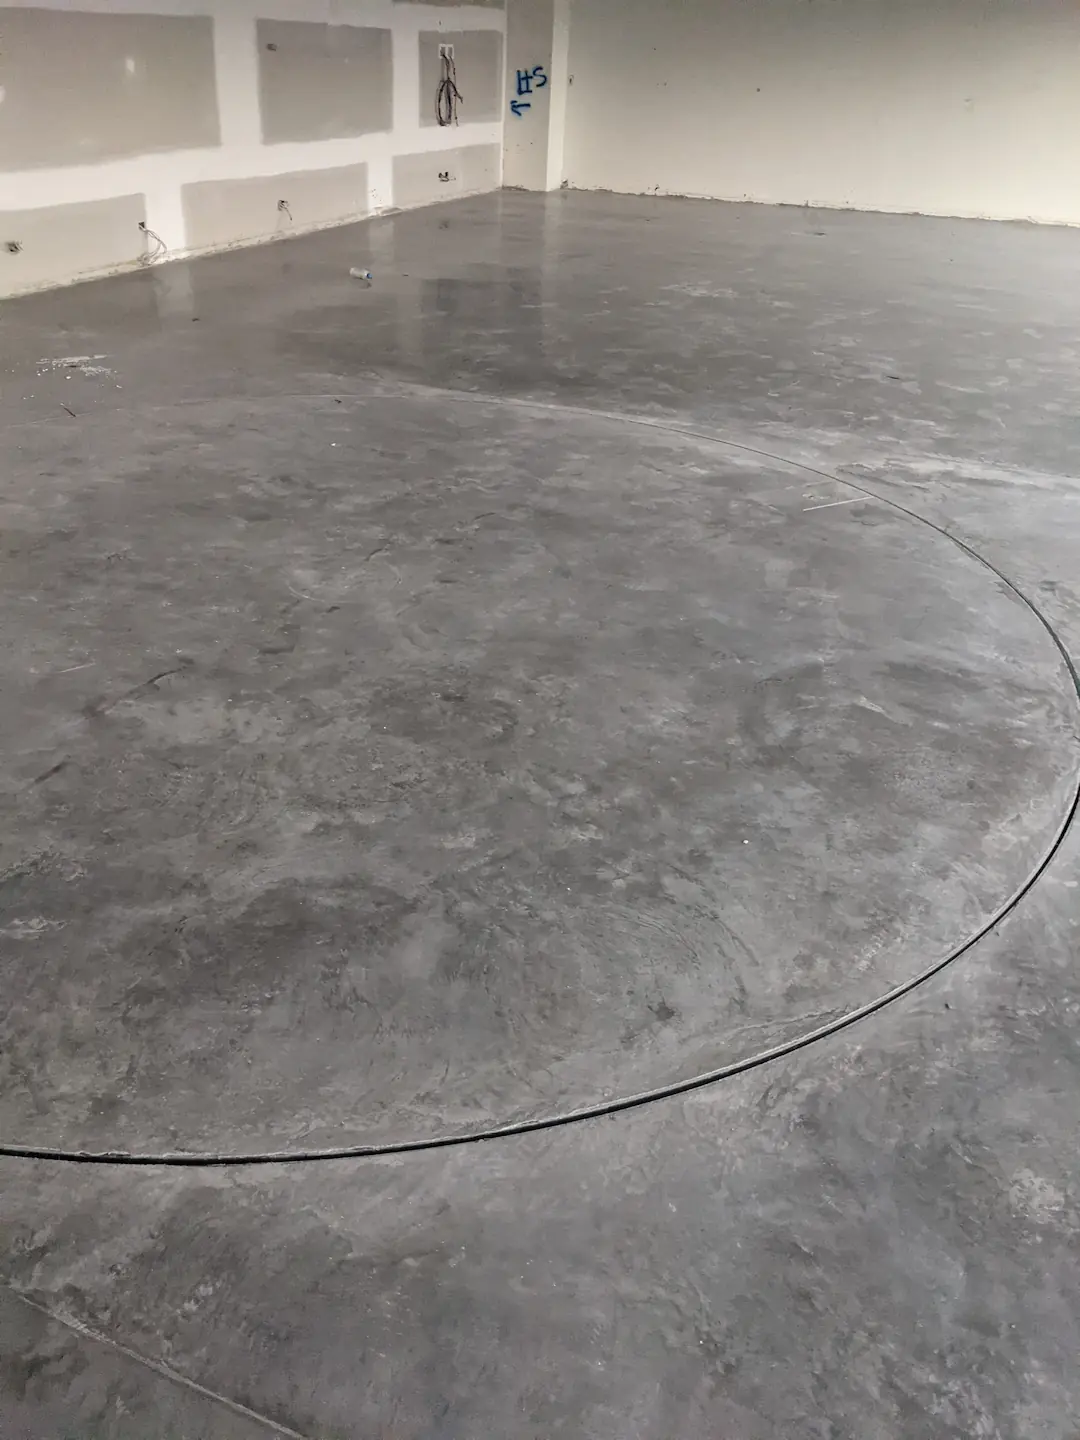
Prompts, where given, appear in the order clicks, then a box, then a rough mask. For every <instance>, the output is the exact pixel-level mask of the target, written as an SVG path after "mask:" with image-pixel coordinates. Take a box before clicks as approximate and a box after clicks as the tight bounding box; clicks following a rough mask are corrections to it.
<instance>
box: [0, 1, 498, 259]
mask: <svg viewBox="0 0 1080 1440" xmlns="http://www.w3.org/2000/svg"><path fill="white" fill-rule="evenodd" d="M3 3H4V5H5V6H8V7H15V6H24V7H32V8H35V9H50V10H80V11H92V12H96V13H121V12H122V13H125V14H139V15H211V16H212V17H213V19H214V47H215V61H216V69H217V92H218V105H219V111H220V117H221V132H222V134H221V138H222V143H221V145H220V146H215V147H213V148H208V149H198V150H175V151H170V152H168V153H165V154H150V155H136V156H132V157H130V158H126V159H122V160H115V161H110V162H107V163H104V164H98V165H67V166H63V167H61V168H58V169H30V170H16V171H7V172H4V173H0V215H2V212H4V211H22V210H32V209H38V208H45V207H49V206H55V205H64V204H72V203H77V202H79V201H86V200H101V199H108V198H111V197H113V196H122V195H132V194H140V193H141V194H144V195H145V196H146V223H147V225H148V226H149V227H150V229H151V230H153V231H154V232H155V233H156V234H158V235H160V236H161V238H162V240H163V242H164V243H165V245H166V246H167V248H168V251H169V253H170V255H171V256H172V257H174V258H175V257H177V256H181V255H184V254H185V253H188V251H187V241H186V236H185V233H184V215H183V209H182V207H181V202H180V190H181V187H182V186H183V185H185V184H188V183H190V182H192V181H199V180H231V179H243V178H247V177H252V176H266V175H279V174H287V173H290V172H293V171H297V170H325V169H331V168H334V167H337V166H345V165H354V164H359V163H365V162H366V164H367V166H368V177H369V191H370V193H369V197H368V200H369V206H368V209H369V211H370V213H378V212H379V211H381V210H385V209H388V208H390V207H392V206H393V205H394V203H395V202H394V197H393V181H392V174H393V160H394V156H395V155H411V154H416V153H418V152H421V151H423V152H428V153H437V152H439V151H441V150H456V149H458V148H459V147H461V146H466V145H485V144H487V145H501V143H502V125H501V123H500V122H492V123H483V124H468V123H462V124H460V125H458V126H450V127H446V128H441V129H440V128H437V127H435V126H430V125H421V124H420V103H419V44H418V36H419V34H420V32H421V31H422V30H440V29H445V30H467V29H496V30H499V31H503V30H505V23H506V22H505V13H504V11H503V10H501V9H497V8H491V7H490V6H479V5H477V6H470V5H462V6H457V5H454V6H450V5H447V4H446V3H442V4H430V5H427V4H401V5H395V4H393V3H392V0H3ZM259 18H261V19H268V20H307V21H316V22H320V21H321V22H325V23H329V24H337V25H341V24H355V25H372V26H382V27H385V28H389V29H391V30H392V44H393V59H394V120H393V129H392V130H390V131H387V132H384V133H380V134H372V135H362V136H357V137H355V138H349V139H340V140H321V141H313V142H310V143H298V144H276V145H266V144H263V143H262V140H261V127H260V120H259V90H258V56H257V50H256V39H255V24H256V20H257V19H259ZM0 49H2V36H0ZM0 103H2V102H0Z"/></svg>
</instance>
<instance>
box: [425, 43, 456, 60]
mask: <svg viewBox="0 0 1080 1440" xmlns="http://www.w3.org/2000/svg"><path fill="white" fill-rule="evenodd" d="M428 53H429V54H430V53H431V52H430V51H429V52H428ZM444 57H445V58H446V59H447V60H453V58H454V47H453V45H440V46H439V59H440V60H442V59H443V58H444Z"/></svg>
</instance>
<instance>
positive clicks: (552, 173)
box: [503, 0, 570, 190]
mask: <svg viewBox="0 0 1080 1440" xmlns="http://www.w3.org/2000/svg"><path fill="white" fill-rule="evenodd" d="M569 48H570V0H507V11H506V128H505V131H504V139H503V183H504V184H505V185H510V186H514V187H516V188H518V189H521V190H556V189H558V187H559V185H560V184H561V183H562V178H563V168H564V147H565V141H566V97H567V75H568V59H569ZM537 67H540V68H541V69H542V71H543V76H544V84H543V87H542V88H537V86H536V85H535V84H534V83H533V82H532V80H531V78H528V77H531V76H532V75H533V73H534V72H535V71H536V69H537ZM521 75H524V76H525V77H527V78H526V79H525V81H524V82H523V83H524V85H525V87H527V88H526V93H525V94H519V89H520V86H519V82H518V77H519V76H521Z"/></svg>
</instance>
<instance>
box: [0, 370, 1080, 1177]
mask: <svg viewBox="0 0 1080 1440" xmlns="http://www.w3.org/2000/svg"><path fill="white" fill-rule="evenodd" d="M402 388H403V389H404V388H405V387H402ZM408 393H410V394H414V395H417V396H422V395H424V394H432V393H437V394H439V395H440V396H441V397H442V398H444V399H453V400H455V401H456V400H468V401H470V402H472V403H474V404H487V405H497V406H510V407H523V408H529V409H533V410H539V411H544V412H549V413H550V412H555V413H556V414H565V415H573V416H578V417H582V418H587V419H603V420H607V421H613V422H617V423H619V424H623V425H636V426H640V427H645V428H648V429H650V430H654V431H660V432H665V433H670V434H673V435H679V436H685V437H689V438H693V439H696V440H699V441H701V442H704V443H705V444H707V445H712V446H717V447H726V448H728V449H734V450H738V451H741V452H744V453H747V454H751V455H756V456H760V457H762V458H766V459H768V460H770V461H772V462H774V463H777V464H780V465H783V466H785V467H789V468H790V469H792V470H793V471H796V472H800V473H803V474H807V475H811V476H814V477H815V478H817V479H824V480H828V481H829V482H831V483H835V484H838V485H841V486H844V487H846V488H847V489H849V490H852V491H855V492H857V493H858V494H859V495H860V496H861V497H865V498H866V499H868V500H873V501H875V502H877V503H878V504H880V505H883V506H886V507H889V508H890V509H891V510H893V511H895V512H897V513H899V514H901V515H902V516H904V517H905V518H907V519H908V520H911V521H914V522H918V523H919V524H920V525H923V526H926V527H928V528H929V529H930V530H932V531H934V532H935V533H936V534H937V535H939V536H941V537H942V538H944V539H945V540H947V541H948V542H949V543H950V544H951V545H953V546H954V547H956V548H957V549H958V550H959V551H961V552H962V553H964V554H965V555H967V556H968V557H969V558H971V559H973V560H975V561H977V562H978V564H979V565H980V566H982V567H983V568H984V569H986V570H987V571H989V572H990V574H991V575H993V576H994V577H995V578H996V579H997V580H998V581H999V582H1001V584H1002V585H1004V586H1005V587H1006V588H1007V590H1008V591H1009V592H1010V593H1011V594H1012V595H1014V596H1015V597H1016V598H1017V599H1018V600H1019V601H1020V603H1021V604H1022V605H1023V606H1024V607H1025V608H1026V609H1027V611H1028V612H1029V613H1030V614H1031V615H1032V616H1033V617H1034V618H1035V619H1036V621H1037V622H1038V624H1039V625H1040V626H1041V627H1042V629H1043V631H1044V632H1045V633H1046V634H1047V636H1048V637H1049V639H1050V640H1051V642H1052V644H1053V646H1054V648H1055V650H1056V652H1057V654H1058V657H1059V658H1060V661H1061V663H1062V666H1063V668H1064V670H1065V672H1066V674H1067V675H1068V677H1069V683H1070V687H1071V692H1072V698H1073V699H1074V700H1075V701H1076V702H1077V705H1078V706H1080V675H1078V672H1077V669H1076V665H1075V664H1074V662H1073V660H1072V657H1071V656H1070V654H1069V652H1068V650H1067V648H1066V646H1065V644H1064V642H1063V640H1062V639H1061V637H1060V636H1059V634H1058V633H1057V631H1056V629H1055V627H1054V625H1053V624H1052V622H1051V621H1050V620H1049V618H1048V617H1047V615H1046V614H1045V613H1044V612H1043V611H1042V610H1041V608H1040V607H1039V606H1038V605H1037V604H1036V603H1035V602H1034V601H1033V600H1032V599H1031V598H1030V597H1029V596H1028V595H1027V594H1025V592H1024V591H1023V590H1022V589H1021V588H1020V586H1018V585H1017V584H1016V583H1014V582H1013V581H1012V580H1010V579H1009V577H1008V576H1007V575H1006V574H1005V573H1004V572H1003V571H1002V570H1001V569H999V568H998V567H997V566H996V565H995V564H994V563H992V562H991V561H989V560H987V559H986V558H985V557H984V556H983V555H981V554H980V553H979V552H978V551H977V550H975V549H974V548H973V547H972V546H971V545H969V544H967V543H966V542H965V541H963V540H961V539H959V538H958V537H956V536H955V535H953V534H951V533H950V532H949V531H948V530H946V529H944V528H943V527H942V526H940V525H937V524H936V523H935V522H934V521H932V520H929V519H927V518H926V517H924V516H922V515H919V514H918V513H917V512H915V511H912V510H910V509H908V508H907V507H905V506H903V505H900V504H898V503H897V502H896V501H893V500H890V499H888V498H886V497H884V496H881V495H879V494H877V493H875V492H874V491H872V490H870V489H868V488H866V487H864V486H861V485H859V484H857V483H855V482H854V481H851V480H848V479H845V478H843V477H841V476H838V475H833V474H830V473H829V472H827V471H824V470H820V469H817V468H815V467H812V466H809V465H805V464H803V463H801V462H798V461H794V460H790V459H787V458H786V457H784V456H781V455H775V454H773V453H771V452H769V451H766V450H764V449H759V448H757V447H753V446H750V445H746V444H741V443H739V442H735V441H730V440H726V439H724V438H722V437H720V436H718V435H716V434H711V433H706V432H702V431H699V430H695V429H691V428H688V427H683V426H680V425H675V424H669V423H666V422H664V421H660V420H654V419H651V418H647V417H641V416H634V415H631V414H626V413H613V412H605V411H595V410H589V409H579V408H577V407H569V406H558V405H548V404H544V403H542V402H534V401H528V400H518V399H515V398H510V397H491V396H484V395H478V394H473V393H469V392H459V391H434V390H431V389H429V388H428V387H415V389H414V388H412V387H409V388H408ZM278 398H281V397H278ZM298 398H304V399H309V400H320V399H336V398H337V397H336V396H334V395H332V394H330V393H327V394H307V395H304V396H302V397H298ZM350 398H351V399H353V400H354V401H355V399H356V398H357V397H356V396H355V395H353V396H351V397H350ZM370 398H371V399H377V398H379V397H377V396H372V397H370ZM190 403H199V402H198V401H192V402H190ZM1078 808H1080V770H1078V771H1077V773H1076V775H1075V776H1074V779H1073V782H1072V789H1071V798H1070V800H1069V803H1068V805H1067V808H1066V810H1065V813H1064V815H1063V817H1062V819H1061V821H1060V823H1059V824H1058V827H1057V829H1056V831H1055V832H1054V834H1053V836H1052V839H1051V841H1050V843H1049V846H1048V848H1047V849H1046V851H1045V853H1044V854H1043V855H1042V857H1041V859H1040V860H1039V861H1038V863H1037V864H1036V865H1035V866H1034V868H1033V869H1032V870H1031V872H1030V873H1029V874H1028V876H1027V877H1026V878H1025V879H1024V880H1023V881H1022V883H1021V884H1020V885H1019V886H1018V887H1017V888H1016V889H1015V890H1014V891H1013V893H1012V894H1011V895H1010V896H1009V898H1008V899H1006V900H1005V901H1004V902H1003V903H1002V904H1001V905H1000V906H999V907H998V908H997V910H996V911H995V912H994V913H993V914H992V915H991V916H990V917H989V919H988V920H986V921H985V922H984V923H983V924H982V925H981V926H980V927H979V928H978V929H977V930H976V931H975V932H974V933H972V934H970V935H969V936H968V937H967V938H965V939H964V940H962V941H961V942H960V943H959V944H957V945H956V946H954V947H953V948H952V949H950V950H949V951H948V953H946V954H945V955H944V956H943V957H942V958H940V959H938V960H936V961H934V962H933V963H932V964H930V965H928V966H925V967H924V968H923V969H922V970H921V971H919V972H918V973H917V974H916V975H914V976H912V977H909V978H908V979H906V980H904V981H903V982H901V983H900V984H897V985H895V986H893V987H892V988H890V989H888V990H886V991H884V992H883V993H882V994H881V995H879V996H877V997H876V998H873V999H871V1000H869V1001H867V1002H866V1003H864V1004H862V1005H860V1006H857V1007H854V1008H852V1009H851V1010H849V1011H847V1012H845V1013H844V1014H842V1015H840V1016H838V1017H835V1018H834V1019H832V1020H830V1021H829V1022H827V1023H826V1024H823V1025H820V1026H818V1027H815V1028H812V1029H810V1030H808V1031H806V1032H804V1033H803V1034H799V1035H795V1036H793V1037H791V1038H789V1039H787V1040H785V1041H783V1042H782V1043H779V1044H777V1045H774V1046H771V1047H768V1048H766V1049H764V1050H762V1051H759V1052H758V1053H756V1054H752V1055H750V1056H747V1057H743V1058H742V1059H739V1060H736V1061H733V1062H732V1063H730V1064H727V1065H724V1066H722V1067H719V1068H716V1069H713V1070H709V1071H706V1072H704V1073H702V1074H699V1075H695V1076H692V1077H690V1078H687V1079H682V1080H679V1081H678V1082H676V1083H673V1084H668V1085H660V1086H655V1087H652V1088H650V1089H648V1090H645V1091H642V1092H640V1093H636V1094H632V1095H629V1096H623V1097H617V1098H615V1099H612V1100H607V1101H604V1102H601V1103H597V1104H593V1105H589V1106H585V1107H581V1108H577V1109H573V1110H570V1111H567V1112H565V1113H562V1114H554V1115H547V1116H541V1117H535V1118H530V1119H526V1120H521V1121H518V1122H514V1123H510V1124H506V1125H499V1126H491V1127H487V1128H485V1129H482V1130H476V1131H473V1132H471V1133H468V1132H467V1133H461V1134H449V1135H434V1136H429V1137H427V1138H423V1139H414V1140H401V1141H387V1142H383V1143H377V1144H370V1145H352V1146H342V1147H325V1148H318V1149H309V1150H305V1149H296V1150H288V1151H275V1150H265V1151H253V1152H247V1153H244V1152H239V1153H231V1152H225V1151H216V1152H207V1153H183V1152H162V1153H153V1152H148V1153H147V1152H144V1153H135V1152H125V1151H111V1150H104V1151H89V1150H86V1151H83V1150H72V1149H62V1148H57V1147H49V1146H42V1147H35V1146H26V1145H13V1144H0V1155H4V1156H7V1157H9V1158H23V1159H44V1160H54V1161H66V1162H71V1163H80V1164H103V1165H119V1166H170V1167H177V1166H179V1167H209V1166H232V1165H237V1166H240V1165H264V1164H291V1163H300V1162H304V1163H311V1162H314V1161H326V1160H346V1159H362V1158H373V1157H378V1156H386V1155H398V1154H407V1153H415V1152H422V1151H428V1150H436V1149H446V1148H450V1147H456V1146H461V1145H468V1144H476V1143H479V1142H480V1141H484V1140H496V1139H508V1138H512V1137H514V1136H518V1135H525V1134H530V1133H533V1132H537V1131H542V1130H549V1129H555V1128H559V1127H562V1126H566V1125H571V1124H578V1123H582V1122H584V1121H587V1120H593V1119H601V1118H604V1117H606V1116H610V1115H616V1114H620V1113H623V1112H626V1111H629V1110H632V1109H636V1108H639V1107H641V1106H644V1105H648V1104H653V1103H656V1102H659V1101H661V1100H664V1099H670V1098H673V1097H676V1096H679V1095H682V1094H686V1093H689V1092H691V1091H693V1090H697V1089H701V1088H704V1087H706V1086H710V1085H714V1084H717V1083H719V1082H721V1081H723V1080H725V1079H728V1078H731V1077H733V1076H735V1075H739V1074H743V1073H746V1072H747V1071H750V1070H754V1069H758V1068H760V1067H762V1066H764V1065H766V1064H769V1063H771V1062H772V1061H775V1060H778V1059H781V1058H783V1057H784V1056H787V1055H791V1054H794V1053H796V1052H797V1051H800V1050H805V1049H807V1048H809V1047H812V1046H814V1045H816V1044H818V1043H820V1042H821V1041H823V1040H825V1039H826V1038H828V1037H830V1036H832V1035H836V1034H838V1033H840V1032H841V1031H844V1030H847V1029H850V1028H851V1027H852V1026H854V1025H856V1024H858V1023H859V1022H860V1021H862V1020H865V1019H867V1018H869V1017H870V1016H871V1015H874V1014H876V1013H878V1012H879V1011H881V1010H883V1009H885V1008H886V1007H887V1006H889V1005H892V1004H893V1003H895V1002H896V1001H898V1000H900V999H901V998H903V997H904V996H906V995H909V994H911V993H912V992H913V991H915V990H917V989H918V988H919V987H921V986H923V985H925V984H926V983H927V982H928V981H929V980H931V979H932V978H933V977H934V976H936V975H938V974H940V973H941V972H942V971H943V970H944V969H946V968H947V967H948V966H950V965H952V964H953V963H955V961H957V960H958V959H960V958H961V957H962V956H964V955H966V954H968V953H969V952H970V951H971V950H972V949H973V948H974V947H975V946H976V945H977V944H978V943H979V941H981V940H982V939H983V938H985V937H986V936H987V935H988V934H989V933H990V932H991V931H993V930H994V929H995V928H996V927H997V926H998V925H999V924H1000V923H1001V921H1002V920H1004V919H1005V918H1006V917H1007V916H1008V915H1009V914H1010V913H1011V912H1012V911H1013V910H1014V909H1015V908H1016V906H1017V905H1019V904H1020V902H1021V901H1022V900H1023V899H1024V897H1025V896H1027V895H1028V894H1029V893H1030V891H1031V890H1032V889H1033V888H1034V886H1035V885H1036V884H1037V883H1038V881H1039V880H1040V878H1041V877H1042V875H1043V874H1044V873H1045V871H1046V869H1047V868H1048V866H1049V865H1050V864H1051V862H1052V861H1053V859H1054V856H1055V855H1056V854H1057V852H1058V850H1059V849H1060V847H1061V845H1062V843H1063V841H1064V840H1065V837H1066V835H1067V833H1068V831H1069V829H1070V827H1071V826H1072V824H1073V822H1074V820H1075V818H1076V815H1077V812H1078Z"/></svg>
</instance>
